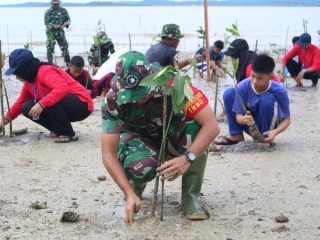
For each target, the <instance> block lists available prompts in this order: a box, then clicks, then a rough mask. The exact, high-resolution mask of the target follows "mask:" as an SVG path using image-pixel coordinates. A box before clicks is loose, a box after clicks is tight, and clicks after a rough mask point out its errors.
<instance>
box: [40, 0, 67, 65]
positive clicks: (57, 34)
mask: <svg viewBox="0 0 320 240" xmlns="http://www.w3.org/2000/svg"><path fill="white" fill-rule="evenodd" d="M51 2H52V3H60V1H59V0H52V1H51ZM44 23H45V25H46V34H47V43H46V46H47V58H48V62H50V63H52V61H53V53H54V47H55V44H56V41H57V42H58V44H59V46H60V49H61V51H62V54H63V56H64V60H65V62H66V64H67V65H68V64H69V63H70V55H69V50H68V47H69V45H68V42H67V39H66V37H65V32H64V30H63V29H54V28H53V25H57V24H60V25H62V24H65V23H66V24H67V25H66V27H69V24H70V17H69V14H68V11H67V10H66V9H65V8H62V7H60V6H59V8H58V9H53V8H52V7H51V8H50V9H48V10H47V11H46V12H45V15H44Z"/></svg>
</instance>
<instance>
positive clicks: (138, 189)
mask: <svg viewBox="0 0 320 240" xmlns="http://www.w3.org/2000/svg"><path fill="white" fill-rule="evenodd" d="M131 186H132V189H133V191H134V193H135V194H136V195H137V196H138V197H139V198H140V199H142V193H143V191H144V189H145V188H146V186H147V183H135V182H133V181H131Z"/></svg>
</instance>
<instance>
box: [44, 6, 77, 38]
mask: <svg viewBox="0 0 320 240" xmlns="http://www.w3.org/2000/svg"><path fill="white" fill-rule="evenodd" d="M70 22H71V20H70V17H69V14H68V11H67V10H66V9H65V8H62V7H59V8H58V9H53V8H49V9H48V10H47V11H46V12H45V14H44V24H45V25H46V32H47V33H49V32H51V33H53V34H57V33H58V32H59V31H63V29H54V28H53V25H57V24H60V25H62V24H64V23H67V27H69V24H70Z"/></svg>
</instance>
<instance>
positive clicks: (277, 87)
mask: <svg viewBox="0 0 320 240" xmlns="http://www.w3.org/2000/svg"><path fill="white" fill-rule="evenodd" d="M236 91H238V93H239V95H240V96H241V98H242V102H243V103H244V105H245V106H246V108H247V109H248V111H250V112H251V113H252V114H253V115H257V113H258V109H259V104H260V100H261V97H262V96H270V97H273V98H274V101H276V102H277V103H278V118H279V120H280V121H281V120H282V119H284V118H286V117H288V116H290V110H289V98H288V93H287V90H286V89H285V88H284V87H283V86H282V85H281V84H279V83H276V82H274V81H270V84H269V87H268V88H267V89H266V90H265V91H264V92H262V93H257V92H256V91H255V90H254V89H253V86H252V84H251V78H247V79H245V80H243V81H241V82H240V83H239V84H238V85H237V87H236ZM270 94H271V95H272V96H271V95H270ZM240 101H241V100H240V99H239V96H237V93H235V96H234V101H233V107H232V111H233V112H235V113H239V114H243V115H244V114H245V111H244V110H243V107H242V105H241V102H240Z"/></svg>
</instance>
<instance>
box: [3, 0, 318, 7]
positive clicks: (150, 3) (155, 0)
mask: <svg viewBox="0 0 320 240" xmlns="http://www.w3.org/2000/svg"><path fill="white" fill-rule="evenodd" d="M48 6H50V4H49V3H41V2H33V3H32V2H26V3H19V4H0V8H20V7H48ZM62 6H64V7H154V6H157V7H159V6H165V7H168V6H184V7H188V6H190V7H194V6H203V1H197V2H192V1H182V2H176V1H166V0H164V1H163V0H144V1H141V2H99V1H94V2H89V3H62ZM209 6H215V7H320V2H319V1H316V0H311V1H310V2H309V3H306V2H303V1H301V0H291V1H289V0H282V1H277V0H269V1H265V2H261V3H256V1H253V0H229V1H228V2H227V1H223V2H209Z"/></svg>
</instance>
